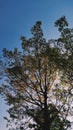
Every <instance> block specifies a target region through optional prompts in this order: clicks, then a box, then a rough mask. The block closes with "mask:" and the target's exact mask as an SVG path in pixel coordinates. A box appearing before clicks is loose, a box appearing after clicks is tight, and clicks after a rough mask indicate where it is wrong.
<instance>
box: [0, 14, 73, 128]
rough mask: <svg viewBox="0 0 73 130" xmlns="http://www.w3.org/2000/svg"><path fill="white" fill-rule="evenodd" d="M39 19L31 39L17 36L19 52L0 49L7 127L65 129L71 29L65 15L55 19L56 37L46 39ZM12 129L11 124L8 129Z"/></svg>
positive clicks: (72, 84)
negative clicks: (0, 53) (3, 62)
mask: <svg viewBox="0 0 73 130" xmlns="http://www.w3.org/2000/svg"><path fill="white" fill-rule="evenodd" d="M41 26H42V23H41V21H37V22H36V23H35V25H34V26H33V27H32V28H31V34H32V36H31V38H28V39H27V38H26V37H25V36H21V42H22V43H21V46H22V51H21V52H19V51H18V49H17V48H15V49H14V51H10V50H7V49H6V48H4V49H3V58H4V59H5V67H4V73H5V77H6V82H5V84H4V83H3V84H2V86H1V87H0V93H1V94H2V95H4V98H5V100H6V102H7V104H8V105H9V106H10V108H9V110H8V113H9V115H10V118H9V119H8V118H7V117H5V119H6V120H7V121H8V126H9V127H10V126H11V123H12V122H13V121H14V123H15V126H16V127H15V130H25V129H28V130H29V129H34V130H67V129H68V128H69V127H70V126H71V123H70V121H69V120H68V116H71V115H72V105H71V104H72V100H73V98H72V96H73V80H72V79H73V66H72V64H73V29H70V28H69V27H68V22H67V20H66V18H65V16H63V17H61V18H60V19H58V20H57V21H56V22H55V26H56V27H58V30H59V32H60V37H59V38H58V39H50V40H48V41H46V39H45V38H44V34H43V30H42V27H41ZM10 129H11V130H13V126H12V127H11V128H10Z"/></svg>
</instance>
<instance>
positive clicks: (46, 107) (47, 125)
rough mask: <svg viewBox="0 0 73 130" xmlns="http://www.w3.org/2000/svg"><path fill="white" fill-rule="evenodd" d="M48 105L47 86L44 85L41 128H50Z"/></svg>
mask: <svg viewBox="0 0 73 130" xmlns="http://www.w3.org/2000/svg"><path fill="white" fill-rule="evenodd" d="M48 123H49V122H48V106H47V86H45V92H44V128H43V130H50V127H49V124H48Z"/></svg>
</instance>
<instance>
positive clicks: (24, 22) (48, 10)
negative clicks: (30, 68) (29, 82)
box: [0, 0, 73, 130]
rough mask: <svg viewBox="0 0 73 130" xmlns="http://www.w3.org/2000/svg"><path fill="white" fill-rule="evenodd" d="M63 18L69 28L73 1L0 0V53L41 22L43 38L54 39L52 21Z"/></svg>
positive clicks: (12, 45) (1, 112)
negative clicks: (37, 22)
mask: <svg viewBox="0 0 73 130" xmlns="http://www.w3.org/2000/svg"><path fill="white" fill-rule="evenodd" d="M64 15H65V16H66V18H67V20H68V22H69V23H70V26H71V27H73V0H0V54H1V52H2V49H3V48H7V49H13V48H15V47H18V48H19V49H20V47H21V41H20V36H21V35H25V36H26V37H29V36H30V29H31V27H32V26H33V25H34V24H35V22H36V21H38V20H40V21H42V28H43V31H44V34H45V37H46V38H47V39H50V38H55V37H57V36H58V32H57V29H56V28H55V27H54V22H55V21H56V20H57V19H58V18H60V17H61V16H64ZM0 104H2V107H1V108H0V115H1V118H0V123H1V128H0V130H7V129H6V128H5V127H4V126H3V123H4V120H2V116H3V113H4V112H5V109H6V107H4V106H5V105H4V103H3V100H1V99H0Z"/></svg>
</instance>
